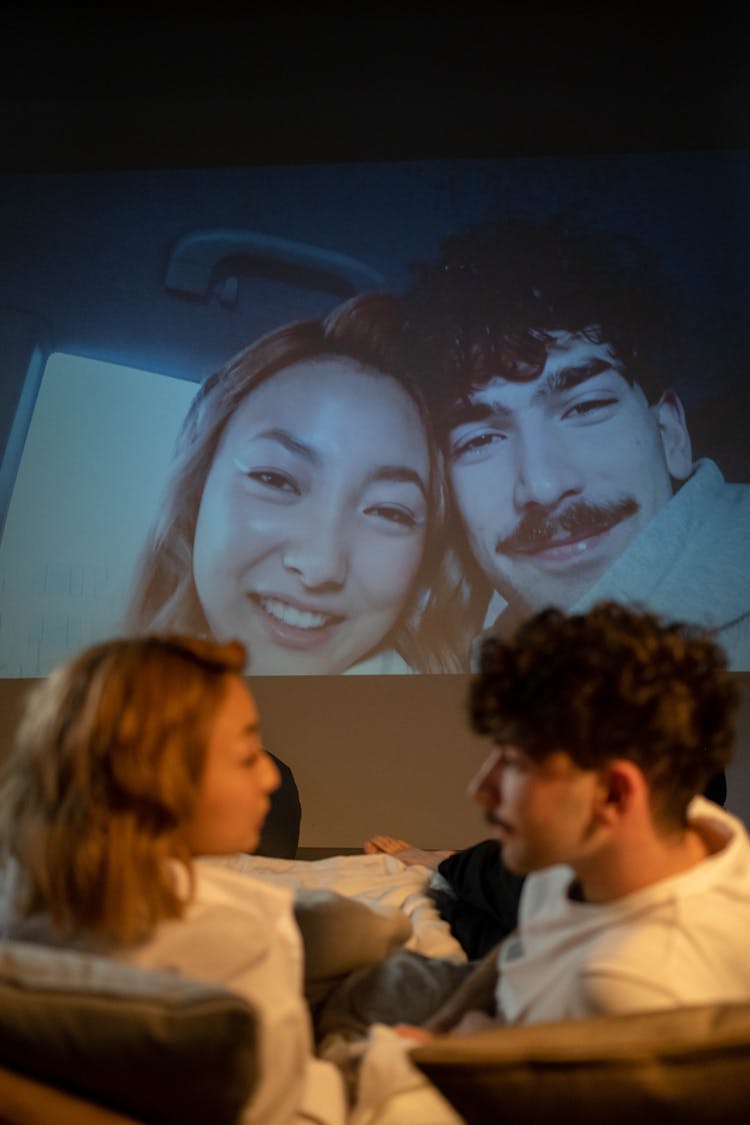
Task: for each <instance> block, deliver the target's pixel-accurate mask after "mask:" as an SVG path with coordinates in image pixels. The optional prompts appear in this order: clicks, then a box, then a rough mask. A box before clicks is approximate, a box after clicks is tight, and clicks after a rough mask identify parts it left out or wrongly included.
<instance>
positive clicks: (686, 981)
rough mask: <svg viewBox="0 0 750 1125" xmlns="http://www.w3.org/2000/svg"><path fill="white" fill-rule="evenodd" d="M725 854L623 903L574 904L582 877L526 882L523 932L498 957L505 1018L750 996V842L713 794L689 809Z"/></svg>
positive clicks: (566, 872) (551, 874) (565, 874)
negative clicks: (573, 889)
mask: <svg viewBox="0 0 750 1125" xmlns="http://www.w3.org/2000/svg"><path fill="white" fill-rule="evenodd" d="M689 817H690V820H691V821H693V822H694V823H696V822H700V821H704V822H708V824H709V825H710V828H711V829H712V830H713V831H715V832H719V833H720V834H721V835H722V836H723V837H724V838H725V839H726V844H725V846H724V847H723V848H722V849H721V850H720V851H718V852H716V853H715V854H713V855H711V856H709V857H708V858H706V859H705V860H703V861H702V862H701V863H699V864H698V865H697V866H695V867H693V868H691V869H690V870H689V871H686V872H684V873H682V874H680V875H675V876H672V877H670V878H667V879H662V880H660V881H659V882H657V883H654V884H653V885H652V886H650V887H646V888H645V889H643V890H641V891H636V892H635V893H633V894H630V895H626V896H625V897H623V898H620V899H617V900H616V901H614V902H609V903H605V904H594V903H586V902H577V901H574V900H572V899H571V898H570V897H569V894H568V892H569V889H570V885H571V882H572V880H573V873H572V871H571V870H570V868H568V867H565V866H557V867H551V868H548V869H546V870H544V871H540V872H536V873H534V874H532V875H530V876H529V877H528V879H527V880H526V882H525V884H524V888H523V893H522V896H521V905H520V911H519V924H518V929H517V931H516V932H515V933H514V934H513V935H511V936H510V937H509V938H507V939H506V941H505V942H504V943H503V945H502V946H501V949H500V954H499V965H500V980H499V983H498V989H497V1001H498V1010H499V1012H500V1013H501V1014H502V1016H503V1018H504V1019H506V1020H507V1021H508V1022H509V1023H519V1024H530V1023H540V1022H544V1021H547V1020H561V1019H570V1018H585V1017H587V1016H593V1015H605V1014H616V1013H618V1012H634V1011H639V1010H648V1009H657V1008H676V1007H681V1006H685V1005H690V1004H703V1003H711V1002H723V1001H735V1000H736V1001H739V1000H750V957H749V956H748V945H747V935H748V933H750V840H749V839H748V835H747V832H746V831H745V828H744V826H743V825H742V823H741V822H740V821H739V820H738V819H737V818H736V817H734V816H731V815H730V814H729V813H727V812H725V811H724V810H723V809H721V808H719V806H718V805H714V804H713V803H712V802H710V801H707V800H705V799H704V798H702V797H696V798H695V800H694V801H693V802H691V805H690V808H689Z"/></svg>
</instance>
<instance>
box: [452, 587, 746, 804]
mask: <svg viewBox="0 0 750 1125" xmlns="http://www.w3.org/2000/svg"><path fill="white" fill-rule="evenodd" d="M738 702H739V696H738V692H737V687H736V685H735V683H734V680H733V678H732V676H731V674H730V673H729V671H728V670H727V660H726V657H725V655H724V652H723V651H722V649H721V648H720V647H719V646H718V645H717V644H716V642H715V641H713V640H712V639H711V638H710V637H709V636H708V635H707V634H706V633H704V632H701V631H700V630H698V629H697V628H693V627H691V626H687V625H683V624H680V623H674V622H665V621H662V620H661V619H660V618H659V617H657V616H656V615H654V614H652V613H648V612H643V611H639V610H638V609H634V608H632V607H625V606H622V605H620V604H617V603H615V602H600V603H599V604H598V605H596V606H594V608H593V609H592V610H591V611H590V612H589V613H586V614H577V615H567V614H565V613H563V612H561V611H560V610H557V609H546V610H543V611H542V612H541V613H538V614H536V615H535V616H534V617H532V618H530V619H529V620H528V621H526V622H525V623H524V624H523V625H521V627H520V628H519V629H518V631H517V632H516V634H515V636H514V638H513V639H512V640H509V641H502V640H500V639H498V638H496V637H488V638H487V639H486V640H485V641H484V642H483V644H482V646H481V650H480V666H479V672H478V673H477V675H476V676H475V677H474V679H473V681H472V684H471V689H470V715H471V722H472V726H473V728H474V730H475V731H476V732H477V733H479V734H483V735H488V736H489V737H490V738H491V739H492V740H493V742H495V743H498V744H503V743H512V744H514V745H517V746H519V747H521V748H522V749H523V750H524V752H525V753H527V754H529V756H530V757H532V758H533V759H535V760H537V761H538V760H541V759H543V758H544V757H546V755H547V754H549V753H551V752H552V751H554V750H559V749H563V750H565V751H567V753H568V754H569V755H570V756H571V758H572V759H573V761H574V762H575V763H576V765H578V766H579V767H580V768H582V769H597V768H599V767H601V766H603V765H604V764H605V763H606V762H607V761H611V760H612V759H613V758H626V759H628V760H630V761H632V762H635V763H636V764H637V765H638V766H639V767H640V769H641V770H642V771H643V773H644V775H645V777H646V778H647V779H648V782H649V785H650V788H651V794H652V804H653V808H654V812H655V814H656V813H659V814H660V815H661V816H662V817H663V819H664V820H665V821H667V822H672V823H673V822H674V821H676V820H679V821H680V822H684V819H685V811H686V808H687V805H688V802H689V801H690V799H691V798H692V797H694V796H695V795H696V794H698V793H701V792H703V791H704V789H705V787H706V783H707V782H708V780H709V778H711V777H712V776H713V775H714V774H716V773H718V772H719V771H720V770H722V769H723V768H724V767H725V766H726V765H727V764H728V762H729V761H730V759H731V755H732V747H733V742H734V726H733V720H734V713H735V711H736V708H737V705H738Z"/></svg>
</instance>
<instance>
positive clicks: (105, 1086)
mask: <svg viewBox="0 0 750 1125" xmlns="http://www.w3.org/2000/svg"><path fill="white" fill-rule="evenodd" d="M0 1066H3V1067H5V1068H6V1069H9V1070H13V1071H15V1072H17V1073H20V1074H22V1075H25V1076H26V1077H29V1078H34V1079H37V1080H39V1081H41V1082H43V1083H46V1084H47V1085H50V1086H53V1087H57V1088H59V1089H61V1090H64V1091H67V1092H69V1093H71V1094H74V1095H78V1096H79V1097H81V1098H83V1099H87V1100H91V1101H94V1102H98V1103H100V1104H101V1105H104V1106H107V1107H109V1108H112V1109H114V1110H117V1111H119V1112H120V1113H123V1114H125V1115H128V1114H129V1115H130V1116H131V1117H134V1118H136V1119H144V1120H146V1121H148V1122H150V1123H155V1125H160V1123H163V1125H173V1123H174V1122H175V1121H179V1122H180V1125H205V1122H206V1121H211V1123H212V1125H229V1123H231V1122H234V1121H235V1120H236V1118H237V1116H238V1114H239V1112H240V1110H241V1108H242V1106H243V1105H244V1104H245V1103H246V1101H247V1100H248V1098H249V1097H250V1095H251V1093H252V1090H253V1088H254V1084H255V1080H256V1076H257V1055H256V1018H255V1014H254V1012H253V1011H252V1009H251V1008H250V1006H249V1005H248V1004H247V1003H245V1001H244V1000H242V999H241V998H240V997H239V996H235V995H233V994H232V993H230V992H227V991H225V990H224V989H221V988H217V987H214V986H211V985H207V984H201V983H198V982H196V981H190V980H186V979H185V978H181V977H178V976H176V975H172V974H168V973H156V972H148V971H146V970H142V969H138V968H134V967H133V966H130V965H124V964H120V963H118V962H117V961H113V960H110V959H109V958H104V957H95V956H92V955H88V954H83V953H75V952H71V951H68V950H62V949H54V948H47V947H45V946H39V945H33V944H29V943H24V942H8V941H3V942H0ZM48 1120H50V1121H52V1120H56V1118H55V1117H54V1116H53V1117H50V1118H49V1119H48ZM59 1120H64V1118H59Z"/></svg>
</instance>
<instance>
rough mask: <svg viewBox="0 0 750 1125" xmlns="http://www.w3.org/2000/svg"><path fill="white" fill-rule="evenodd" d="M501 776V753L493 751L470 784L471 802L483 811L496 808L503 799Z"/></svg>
mask: <svg viewBox="0 0 750 1125" xmlns="http://www.w3.org/2000/svg"><path fill="white" fill-rule="evenodd" d="M501 774H502V767H501V762H500V752H499V751H498V750H493V751H492V752H491V753H490V754H489V755H488V757H487V758H486V759H485V760H484V762H483V763H482V765H481V767H480V768H479V769H478V770H477V772H476V773H475V774H474V776H473V777H472V779H471V781H470V782H469V785H468V789H467V792H468V795H469V797H470V798H471V800H472V801H475V802H476V803H477V804H478V805H480V806H481V807H482V808H483V809H490V808H496V807H497V805H498V804H499V803H500V797H501Z"/></svg>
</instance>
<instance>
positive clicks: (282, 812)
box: [253, 753, 302, 859]
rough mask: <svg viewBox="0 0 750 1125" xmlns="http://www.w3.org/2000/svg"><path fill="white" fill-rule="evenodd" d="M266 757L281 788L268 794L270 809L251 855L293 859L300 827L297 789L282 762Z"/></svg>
mask: <svg viewBox="0 0 750 1125" xmlns="http://www.w3.org/2000/svg"><path fill="white" fill-rule="evenodd" d="M269 757H270V758H273V760H274V762H275V763H276V766H277V768H278V771H279V773H280V774H281V785H280V786H279V788H278V789H276V790H275V791H274V792H273V793H272V794H271V808H270V809H269V812H268V816H267V817H266V822H265V824H264V825H263V830H262V832H261V834H260V841H259V843H258V846H257V848H256V849H255V852H254V853H253V854H254V855H265V856H273V857H275V858H277V859H294V857H295V855H296V854H297V845H298V844H299V833H300V826H301V824H302V805H301V803H300V799H299V789H298V788H297V782H296V781H295V780H294V774H293V773H292V771H291V769H290V768H289V766H288V765H287V764H286V762H282V760H281V758H277V757H276V755H275V754H270V753H269Z"/></svg>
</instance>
